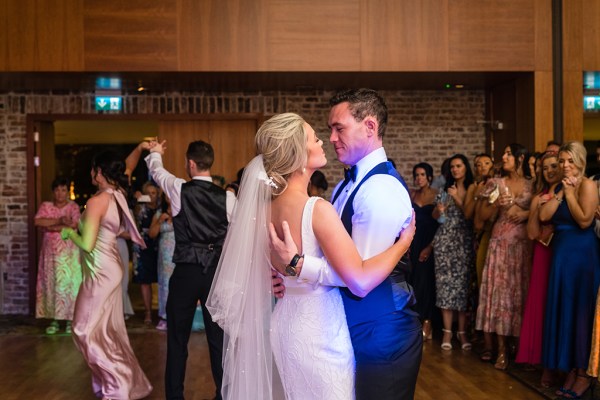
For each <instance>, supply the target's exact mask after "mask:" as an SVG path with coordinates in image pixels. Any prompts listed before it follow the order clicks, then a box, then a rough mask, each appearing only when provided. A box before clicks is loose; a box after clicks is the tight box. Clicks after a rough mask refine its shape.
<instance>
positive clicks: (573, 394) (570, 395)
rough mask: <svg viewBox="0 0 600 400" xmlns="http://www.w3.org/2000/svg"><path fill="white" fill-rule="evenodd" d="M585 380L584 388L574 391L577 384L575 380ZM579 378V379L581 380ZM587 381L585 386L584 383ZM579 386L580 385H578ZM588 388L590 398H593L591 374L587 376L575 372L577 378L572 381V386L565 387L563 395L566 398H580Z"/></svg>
mask: <svg viewBox="0 0 600 400" xmlns="http://www.w3.org/2000/svg"><path fill="white" fill-rule="evenodd" d="M580 378H581V380H585V381H586V382H585V383H584V387H585V389H583V390H581V389H580V392H581V393H577V392H576V391H575V387H576V386H578V385H577V381H578V380H580ZM581 380H580V381H581ZM586 383H587V386H585V384H586ZM580 387H581V385H580ZM588 390H590V391H591V392H592V393H591V395H592V396H591V397H590V398H592V399H593V398H594V382H592V377H591V376H587V375H579V374H577V378H576V380H575V382H574V383H573V386H572V387H571V389H565V391H564V393H563V397H564V398H566V399H581V398H583V396H584V395H585V394H586V393H587V391H588Z"/></svg>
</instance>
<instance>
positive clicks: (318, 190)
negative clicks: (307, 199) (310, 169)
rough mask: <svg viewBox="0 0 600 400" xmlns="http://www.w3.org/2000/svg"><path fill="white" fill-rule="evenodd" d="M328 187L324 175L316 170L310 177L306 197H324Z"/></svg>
mask: <svg viewBox="0 0 600 400" xmlns="http://www.w3.org/2000/svg"><path fill="white" fill-rule="evenodd" d="M328 187H329V184H328V183H327V178H325V174H323V173H322V172H321V171H319V170H316V171H315V172H314V173H313V174H312V176H311V177H310V182H309V183H308V195H309V196H318V197H324V196H325V192H326V191H327V188H328Z"/></svg>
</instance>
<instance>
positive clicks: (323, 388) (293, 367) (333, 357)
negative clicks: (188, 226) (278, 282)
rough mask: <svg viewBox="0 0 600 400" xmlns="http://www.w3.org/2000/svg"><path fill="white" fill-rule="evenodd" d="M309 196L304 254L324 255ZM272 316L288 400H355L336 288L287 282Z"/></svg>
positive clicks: (288, 279)
mask: <svg viewBox="0 0 600 400" xmlns="http://www.w3.org/2000/svg"><path fill="white" fill-rule="evenodd" d="M319 199H320V198H319V197H311V198H310V199H309V200H308V201H307V202H306V205H305V206H304V212H303V214H302V249H303V251H304V254H309V255H312V256H317V257H321V256H322V255H323V253H322V251H321V249H320V247H319V244H318V242H317V239H316V237H315V235H314V232H313V229H312V214H313V207H314V204H315V202H316V201H317V200H319ZM284 283H285V286H286V292H285V296H284V297H283V299H281V300H279V301H278V302H277V304H276V306H275V310H274V311H273V314H272V317H271V344H272V349H273V356H274V358H275V362H276V364H277V369H278V371H279V375H280V377H281V380H282V383H283V388H284V391H285V395H286V399H288V400H296V399H297V400H309V399H315V400H316V399H327V400H336V399H337V400H348V399H354V353H353V350H352V343H351V342H350V334H349V332H348V325H347V323H346V314H345V312H344V305H343V303H342V298H341V296H340V293H339V289H338V288H337V287H331V286H316V287H313V286H312V285H309V284H307V283H302V282H299V281H298V279H297V278H293V277H286V278H285V282H284Z"/></svg>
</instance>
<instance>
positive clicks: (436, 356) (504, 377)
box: [0, 321, 544, 400]
mask: <svg viewBox="0 0 600 400" xmlns="http://www.w3.org/2000/svg"><path fill="white" fill-rule="evenodd" d="M128 328H129V337H130V340H131V343H132V346H133V348H134V351H135V353H136V355H137V357H138V359H139V361H140V364H141V365H142V368H143V369H144V371H145V372H146V374H147V375H148V378H149V379H150V381H151V382H152V384H153V385H154V391H153V393H152V395H151V396H150V397H148V398H149V399H162V398H164V384H163V373H164V365H165V353H166V340H165V339H166V334H165V333H163V332H159V331H157V330H155V329H153V328H144V327H142V326H141V324H139V323H138V324H136V323H134V322H131V321H128ZM185 388H186V399H188V400H200V399H209V398H212V395H213V393H214V385H213V383H212V377H211V374H210V367H209V362H208V352H207V346H206V338H205V335H204V334H203V333H193V334H192V338H191V341H190V357H189V361H188V369H187V376H186V382H185ZM543 398H544V397H543V396H541V395H540V394H539V393H538V392H536V391H535V390H532V389H530V388H529V387H527V386H526V385H523V384H522V383H520V382H519V381H518V380H516V379H515V378H513V377H511V376H510V375H509V374H507V373H505V372H501V371H497V370H495V369H494V368H493V366H492V365H491V364H484V363H482V362H481V361H479V359H478V358H477V355H476V354H475V353H474V352H463V351H461V350H453V351H442V350H441V349H440V348H439V342H437V341H433V342H426V344H425V346H424V350H423V362H422V365H421V370H420V373H419V380H418V385H417V393H416V399H419V400H429V399H436V400H439V399H444V400H468V399H478V400H480V399H523V400H527V399H536V400H539V399H543ZM0 399H2V400H13V399H14V400H17V399H18V400H23V399H50V400H54V399H56V400H60V399H65V400H66V399H69V400H73V399H81V400H86V399H89V400H92V399H95V397H94V396H93V394H92V391H91V384H90V373H89V370H88V369H87V366H86V365H85V363H84V361H83V358H82V357H81V355H80V354H79V352H78V351H77V350H76V349H75V346H74V345H73V340H72V339H71V337H70V336H69V335H65V334H61V335H55V336H46V335H44V334H43V329H42V328H41V327H40V328H38V329H37V331H36V329H35V327H34V332H26V333H8V334H5V335H0ZM324 400H326V399H324Z"/></svg>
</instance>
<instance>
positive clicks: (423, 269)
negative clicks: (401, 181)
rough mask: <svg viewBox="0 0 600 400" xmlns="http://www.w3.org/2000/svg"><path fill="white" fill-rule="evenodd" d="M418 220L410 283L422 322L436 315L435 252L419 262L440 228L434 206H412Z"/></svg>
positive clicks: (411, 259)
mask: <svg viewBox="0 0 600 400" xmlns="http://www.w3.org/2000/svg"><path fill="white" fill-rule="evenodd" d="M412 206H413V209H414V210H415V218H416V219H417V222H416V228H417V231H416V232H415V237H414V238H413V241H412V244H411V245H410V261H411V266H412V270H411V273H410V276H409V279H408V281H409V283H410V285H411V286H412V287H413V290H414V292H415V297H416V299H417V304H416V305H415V306H414V310H415V311H416V312H418V313H419V316H420V318H421V319H422V320H431V319H432V318H433V317H434V314H435V263H434V258H433V257H434V254H433V251H432V252H431V255H430V256H429V258H428V259H427V260H425V261H423V262H421V261H419V254H420V253H421V251H422V250H423V249H424V248H425V247H427V246H429V245H430V244H432V241H433V237H434V236H435V232H436V231H437V228H438V225H439V224H438V222H437V221H436V220H435V219H434V218H433V217H432V216H431V214H432V212H433V209H434V207H435V205H434V204H426V205H424V206H423V207H420V206H419V205H418V204H415V203H413V204H412Z"/></svg>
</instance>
